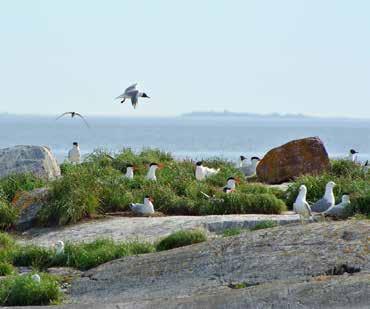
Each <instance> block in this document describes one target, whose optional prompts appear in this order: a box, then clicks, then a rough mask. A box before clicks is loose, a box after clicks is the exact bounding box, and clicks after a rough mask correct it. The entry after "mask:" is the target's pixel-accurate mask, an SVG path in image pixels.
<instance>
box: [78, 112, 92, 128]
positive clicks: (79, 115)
mask: <svg viewBox="0 0 370 309" xmlns="http://www.w3.org/2000/svg"><path fill="white" fill-rule="evenodd" d="M75 115H76V116H78V117H80V118H81V119H82V120H83V121H84V123H85V124H86V126H87V127H88V128H90V125H89V124H88V123H87V121H86V119H85V118H84V117H83V116H82V115H81V114H79V113H75Z"/></svg>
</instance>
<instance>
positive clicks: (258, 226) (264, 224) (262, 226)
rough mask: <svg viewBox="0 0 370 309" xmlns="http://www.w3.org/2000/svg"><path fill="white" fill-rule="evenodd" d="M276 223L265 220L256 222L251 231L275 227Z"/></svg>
mask: <svg viewBox="0 0 370 309" xmlns="http://www.w3.org/2000/svg"><path fill="white" fill-rule="evenodd" d="M277 225H278V224H277V223H276V222H275V221H271V220H265V221H261V222H258V223H257V224H256V225H255V226H253V227H252V228H251V231H257V230H262V229H269V228H272V227H275V226H277Z"/></svg>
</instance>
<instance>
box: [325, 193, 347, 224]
mask: <svg viewBox="0 0 370 309" xmlns="http://www.w3.org/2000/svg"><path fill="white" fill-rule="evenodd" d="M350 204H351V201H350V199H349V195H348V194H343V195H342V201H341V202H340V203H339V204H337V205H333V206H331V207H329V209H328V210H326V211H324V212H323V214H324V215H325V216H330V217H335V218H345V217H346V215H345V214H346V212H345V209H346V207H347V206H348V205H350Z"/></svg>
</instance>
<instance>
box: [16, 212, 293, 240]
mask: <svg viewBox="0 0 370 309" xmlns="http://www.w3.org/2000/svg"><path fill="white" fill-rule="evenodd" d="M266 220H271V221H274V222H276V223H277V224H281V225H282V224H288V223H296V222H299V216H298V215H296V214H294V213H287V214H284V215H224V216H216V215H215V216H170V217H110V218H106V219H100V220H93V221H88V222H84V223H79V224H76V225H72V226H66V227H62V228H33V229H30V230H28V231H27V232H25V233H23V236H27V240H21V241H23V242H24V241H27V243H29V242H32V243H35V244H38V245H42V246H51V245H52V244H54V243H55V242H56V241H58V240H63V241H71V242H82V241H87V242H88V241H93V240H95V239H97V238H102V237H105V238H107V237H108V238H112V239H114V240H117V241H120V240H135V239H139V240H144V241H156V240H158V239H159V238H162V237H164V236H167V235H169V234H171V233H173V232H175V231H178V230H183V229H194V228H204V229H205V230H206V231H208V232H210V233H220V232H222V231H223V230H225V229H228V228H236V227H239V228H251V227H253V226H255V225H256V224H257V223H259V222H261V221H266Z"/></svg>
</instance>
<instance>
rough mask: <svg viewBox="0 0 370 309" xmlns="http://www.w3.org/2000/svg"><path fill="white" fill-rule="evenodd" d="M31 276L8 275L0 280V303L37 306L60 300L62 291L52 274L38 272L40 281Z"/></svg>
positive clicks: (4, 304) (3, 304)
mask: <svg viewBox="0 0 370 309" xmlns="http://www.w3.org/2000/svg"><path fill="white" fill-rule="evenodd" d="M31 276H32V275H31V274H30V275H22V276H9V277H7V278H5V279H3V280H0V305H2V306H37V305H50V304H56V303H59V302H60V301H61V299H62V292H61V291H60V288H59V284H58V280H57V279H56V278H55V277H54V276H51V275H48V274H40V277H41V282H40V283H38V282H35V281H33V280H32V278H31Z"/></svg>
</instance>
